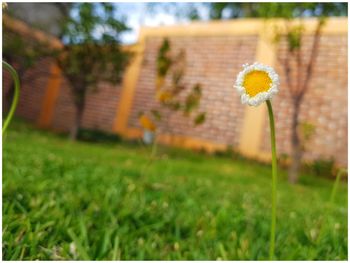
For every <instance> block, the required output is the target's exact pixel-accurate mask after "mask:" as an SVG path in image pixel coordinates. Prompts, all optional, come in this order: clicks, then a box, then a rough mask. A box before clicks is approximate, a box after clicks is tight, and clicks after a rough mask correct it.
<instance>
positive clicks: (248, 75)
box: [234, 62, 280, 106]
mask: <svg viewBox="0 0 350 263" xmlns="http://www.w3.org/2000/svg"><path fill="white" fill-rule="evenodd" d="M279 84H280V82H279V77H278V75H277V73H276V72H275V70H274V69H273V68H272V67H269V66H266V65H263V64H260V63H258V62H255V63H254V64H252V65H249V64H244V65H243V70H242V71H241V72H239V74H238V76H237V79H236V83H235V85H234V87H235V88H236V89H237V91H238V93H239V94H240V95H241V102H242V103H243V104H248V105H250V106H258V105H260V104H261V103H262V102H264V101H266V100H269V99H272V97H273V95H274V94H276V93H277V92H278V86H279Z"/></svg>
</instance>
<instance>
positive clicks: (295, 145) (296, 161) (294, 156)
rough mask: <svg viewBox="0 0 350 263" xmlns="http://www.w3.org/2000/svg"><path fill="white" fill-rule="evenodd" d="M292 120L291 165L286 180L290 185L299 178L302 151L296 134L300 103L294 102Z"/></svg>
mask: <svg viewBox="0 0 350 263" xmlns="http://www.w3.org/2000/svg"><path fill="white" fill-rule="evenodd" d="M293 108H294V109H293V119H292V127H291V128H292V135H291V143H292V145H291V146H292V151H291V164H290V167H289V175H288V180H289V182H290V183H292V184H295V183H297V182H298V178H299V169H300V165H301V157H302V150H301V145H300V137H299V133H298V124H299V110H300V101H298V100H296V101H295V102H294V107H293Z"/></svg>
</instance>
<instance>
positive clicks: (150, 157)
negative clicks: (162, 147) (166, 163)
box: [141, 132, 158, 176]
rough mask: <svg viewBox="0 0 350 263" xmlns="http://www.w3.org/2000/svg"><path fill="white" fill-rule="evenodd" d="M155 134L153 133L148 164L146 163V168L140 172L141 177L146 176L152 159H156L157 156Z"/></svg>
mask: <svg viewBox="0 0 350 263" xmlns="http://www.w3.org/2000/svg"><path fill="white" fill-rule="evenodd" d="M157 146H158V145H157V132H154V139H153V142H152V149H151V155H150V156H149V159H148V162H147V163H146V166H145V167H144V168H143V171H142V172H141V174H142V175H143V176H145V175H146V171H147V170H148V168H149V167H150V166H151V164H152V163H153V161H154V159H155V158H156V155H157V149H158V147H157Z"/></svg>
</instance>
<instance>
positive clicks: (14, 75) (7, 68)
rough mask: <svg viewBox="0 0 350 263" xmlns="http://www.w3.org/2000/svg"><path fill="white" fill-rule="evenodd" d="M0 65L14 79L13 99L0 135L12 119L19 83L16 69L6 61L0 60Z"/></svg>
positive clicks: (16, 102)
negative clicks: (0, 61) (0, 64)
mask: <svg viewBox="0 0 350 263" xmlns="http://www.w3.org/2000/svg"><path fill="white" fill-rule="evenodd" d="M2 66H3V67H4V68H5V69H6V70H7V71H9V72H10V74H11V77H12V79H13V81H14V84H15V85H14V86H15V93H14V97H13V101H12V104H11V108H10V111H9V114H8V115H7V117H6V119H5V121H4V124H3V126H2V135H4V133H5V131H6V129H7V127H8V125H9V124H10V122H11V120H12V117H13V115H14V113H15V111H16V107H17V104H18V99H19V88H20V83H19V77H18V74H17V72H16V70H15V69H14V68H13V67H12V66H11V65H10V64H8V63H7V62H5V61H3V62H2Z"/></svg>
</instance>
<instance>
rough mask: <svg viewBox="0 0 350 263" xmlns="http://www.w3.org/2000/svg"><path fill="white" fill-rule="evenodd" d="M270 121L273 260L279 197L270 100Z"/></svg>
mask: <svg viewBox="0 0 350 263" xmlns="http://www.w3.org/2000/svg"><path fill="white" fill-rule="evenodd" d="M266 105H267V109H268V112H269V119H270V133H271V153H272V190H271V194H272V196H271V197H272V199H271V232H270V250H269V259H270V260H273V259H274V255H275V238H276V195H277V158H276V136H275V121H274V117H273V111H272V105H271V102H270V100H267V101H266Z"/></svg>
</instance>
